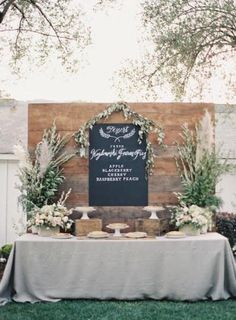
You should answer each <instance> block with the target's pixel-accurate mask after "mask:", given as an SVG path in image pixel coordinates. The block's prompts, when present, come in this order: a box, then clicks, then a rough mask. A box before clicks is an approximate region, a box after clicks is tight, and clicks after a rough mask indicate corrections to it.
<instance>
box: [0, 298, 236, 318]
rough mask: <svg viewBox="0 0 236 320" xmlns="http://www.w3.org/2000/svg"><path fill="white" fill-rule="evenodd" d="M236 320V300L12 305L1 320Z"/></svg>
mask: <svg viewBox="0 0 236 320" xmlns="http://www.w3.org/2000/svg"><path fill="white" fill-rule="evenodd" d="M37 319H40V320H44V319H45V320H108V319H109V320H172V319H174V320H196V319H201V320H220V319H222V320H223V319H224V320H235V319H236V300H228V301H216V302H209V301H206V302H193V303H187V302H168V301H134V302H125V301H90V300H66V301H61V302H57V303H36V304H33V305H32V304H28V303H27V304H20V303H9V304H7V305H6V306H4V307H0V320H37Z"/></svg>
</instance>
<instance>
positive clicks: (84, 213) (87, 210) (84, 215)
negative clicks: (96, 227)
mask: <svg viewBox="0 0 236 320" xmlns="http://www.w3.org/2000/svg"><path fill="white" fill-rule="evenodd" d="M74 210H76V211H79V212H81V213H82V217H81V220H88V219H90V218H89V216H88V213H91V212H93V211H95V210H96V209H95V208H94V207H76V208H75V209H74Z"/></svg>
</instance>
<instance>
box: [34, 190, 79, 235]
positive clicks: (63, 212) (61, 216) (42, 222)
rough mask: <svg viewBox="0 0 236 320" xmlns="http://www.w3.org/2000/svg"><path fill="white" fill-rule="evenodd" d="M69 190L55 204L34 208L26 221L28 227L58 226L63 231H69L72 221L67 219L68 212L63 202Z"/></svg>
mask: <svg viewBox="0 0 236 320" xmlns="http://www.w3.org/2000/svg"><path fill="white" fill-rule="evenodd" d="M69 193H70V190H69V191H68V193H67V194H66V196H65V197H64V193H62V196H61V198H60V200H59V201H58V202H57V203H53V204H51V205H44V206H43V207H42V208H37V209H36V208H35V209H34V210H33V211H34V214H33V215H32V218H31V219H30V220H29V221H28V226H29V227H31V226H36V227H42V226H44V227H46V228H51V227H57V226H59V227H60V228H62V229H63V230H67V229H70V227H71V226H72V224H73V220H71V219H69V217H68V216H69V214H70V211H69V210H68V209H67V208H66V207H65V205H64V204H65V201H66V199H67V197H68V196H69Z"/></svg>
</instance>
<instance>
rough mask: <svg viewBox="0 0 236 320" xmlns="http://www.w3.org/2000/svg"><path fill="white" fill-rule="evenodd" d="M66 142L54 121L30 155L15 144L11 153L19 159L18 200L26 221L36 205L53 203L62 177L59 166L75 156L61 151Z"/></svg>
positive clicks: (40, 206) (30, 216)
mask: <svg viewBox="0 0 236 320" xmlns="http://www.w3.org/2000/svg"><path fill="white" fill-rule="evenodd" d="M68 141H69V137H68V136H63V137H61V136H60V134H59V133H58V132H57V128H56V125H55V122H54V123H53V126H52V127H51V128H49V129H47V130H45V131H44V134H43V137H42V140H41V141H40V142H39V143H38V144H37V146H36V149H35V152H34V154H33V155H31V154H30V153H29V152H28V151H27V150H25V149H24V148H23V146H22V145H19V144H18V145H15V146H14V153H15V155H16V157H17V159H19V172H18V176H19V180H20V184H19V185H18V186H17V187H18V189H19V191H20V196H19V202H20V204H21V205H22V208H23V210H24V212H25V214H26V215H27V220H29V219H31V218H32V215H33V214H34V213H35V212H36V211H37V210H38V209H39V208H42V207H43V206H44V205H48V204H49V205H51V204H53V203H55V200H56V199H57V197H58V190H59V187H60V185H61V184H62V182H63V181H64V179H65V177H64V175H63V170H62V166H63V165H64V164H65V163H66V162H67V161H69V160H70V159H71V158H72V157H73V156H74V154H67V153H66V152H65V151H64V147H65V145H66V144H67V142H68Z"/></svg>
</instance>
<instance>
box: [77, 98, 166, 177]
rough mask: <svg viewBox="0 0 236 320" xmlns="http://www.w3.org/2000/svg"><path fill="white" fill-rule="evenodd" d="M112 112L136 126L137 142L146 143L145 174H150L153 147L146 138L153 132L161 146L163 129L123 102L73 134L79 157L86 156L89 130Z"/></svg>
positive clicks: (114, 105) (112, 106)
mask: <svg viewBox="0 0 236 320" xmlns="http://www.w3.org/2000/svg"><path fill="white" fill-rule="evenodd" d="M114 112H122V113H123V116H124V118H125V120H129V119H132V123H133V124H134V125H136V126H138V127H139V128H140V129H139V132H138V134H139V140H138V142H139V143H141V141H142V139H146V142H147V158H146V167H145V168H146V173H147V175H148V174H151V173H152V168H153V166H154V152H153V147H152V144H151V143H150V141H149V140H148V136H149V134H150V132H154V133H155V134H156V139H157V142H158V144H159V145H162V146H163V140H164V136H165V135H164V131H163V128H162V127H161V126H160V125H159V124H157V123H156V122H154V121H153V120H151V119H147V118H145V117H143V116H142V115H140V114H138V113H137V112H135V111H132V110H131V108H130V107H129V106H128V105H127V104H126V103H124V102H119V103H113V104H111V105H109V106H108V107H107V108H106V109H105V110H104V111H103V112H100V113H99V114H97V115H96V116H95V117H93V118H92V119H90V120H89V121H87V122H86V123H85V124H84V125H83V126H82V127H81V128H80V129H79V131H77V132H75V134H74V137H75V142H76V143H77V144H78V147H79V155H80V156H81V157H85V156H87V153H88V147H89V130H91V129H92V128H93V126H94V125H95V124H96V123H98V122H99V121H101V120H103V119H108V118H109V117H110V116H111V115H112V113H114Z"/></svg>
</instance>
